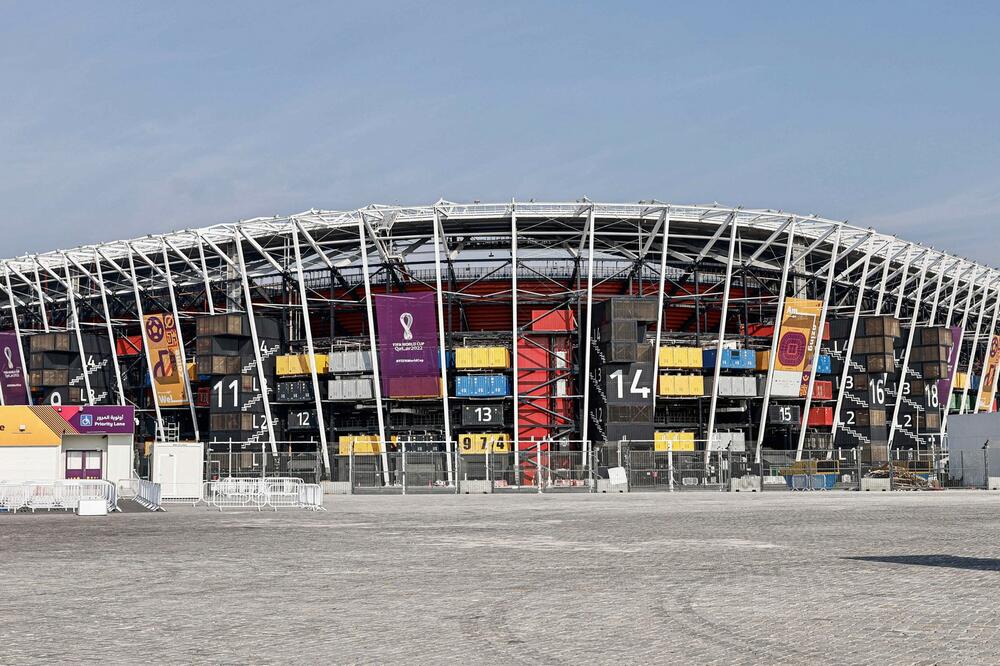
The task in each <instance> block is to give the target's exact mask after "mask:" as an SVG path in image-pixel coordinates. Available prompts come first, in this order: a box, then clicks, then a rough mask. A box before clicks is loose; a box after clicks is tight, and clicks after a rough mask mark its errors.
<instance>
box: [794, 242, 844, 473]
mask: <svg viewBox="0 0 1000 666" xmlns="http://www.w3.org/2000/svg"><path fill="white" fill-rule="evenodd" d="M842 230H843V227H840V226H838V227H837V235H836V237H835V238H834V240H833V250H832V251H831V252H830V257H831V261H830V268H829V270H828V272H827V274H826V289H825V290H824V292H823V307H822V308H821V309H820V312H819V327H818V328H817V331H816V351H815V352H814V353H813V357H812V370H811V372H810V373H809V383H808V385H807V386H806V403H805V405H804V406H803V407H802V427H801V428H800V429H799V442H798V444H797V445H796V446H795V461H796V462H798V461H799V460H802V447H803V446H804V445H805V442H806V428H808V427H809V408H810V407H811V406H812V397H813V387H815V386H816V366H817V365H818V364H819V353H820V350H821V349H822V347H823V330H824V329H825V328H826V313H827V312H829V310H830V290H831V289H832V288H833V276H834V268H835V267H836V264H837V261H836V257H837V252H838V251H839V250H840V233H841V231H842Z"/></svg>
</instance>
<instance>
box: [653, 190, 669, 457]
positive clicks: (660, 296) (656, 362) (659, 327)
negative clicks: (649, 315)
mask: <svg viewBox="0 0 1000 666" xmlns="http://www.w3.org/2000/svg"><path fill="white" fill-rule="evenodd" d="M660 221H661V224H662V225H663V240H662V241H661V243H660V284H659V287H658V288H657V290H656V342H655V343H654V344H653V402H652V409H653V413H652V415H651V417H652V419H653V423H654V424H655V423H656V394H657V392H658V391H659V390H660V345H661V344H662V342H663V300H664V298H665V294H664V291H665V290H666V286H667V242H668V240H669V238H670V209H669V208H664V209H663V213H662V214H661V220H660ZM654 428H655V425H654ZM654 439H655V435H654Z"/></svg>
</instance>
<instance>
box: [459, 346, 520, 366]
mask: <svg viewBox="0 0 1000 666" xmlns="http://www.w3.org/2000/svg"><path fill="white" fill-rule="evenodd" d="M455 367H456V368H457V369H459V370H479V369H486V368H496V369H506V368H509V367H510V350H509V349H507V348H506V347H457V348H455Z"/></svg>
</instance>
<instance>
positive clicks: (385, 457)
mask: <svg viewBox="0 0 1000 666" xmlns="http://www.w3.org/2000/svg"><path fill="white" fill-rule="evenodd" d="M364 215H365V214H364V213H360V214H359V215H358V246H359V247H360V249H361V277H362V279H363V280H364V283H365V313H366V314H367V316H368V346H369V348H370V349H371V352H370V354H371V358H372V390H373V391H374V392H375V411H376V412H377V414H376V418H377V419H378V436H379V440H380V441H381V442H382V446H381V447H380V448H381V449H382V470H383V471H382V478H383V481H384V482H385V484H386V485H389V454H388V452H387V450H388V446H389V440H388V439H387V438H386V436H385V414H384V413H383V411H382V369H381V366H380V365H379V361H380V359H379V355H378V345H377V343H376V339H375V306H374V303H372V280H371V269H370V268H369V266H368V238H367V236H366V234H365V217H364ZM372 240H374V239H372ZM448 469H449V476H450V470H451V456H450V455H449V456H448Z"/></svg>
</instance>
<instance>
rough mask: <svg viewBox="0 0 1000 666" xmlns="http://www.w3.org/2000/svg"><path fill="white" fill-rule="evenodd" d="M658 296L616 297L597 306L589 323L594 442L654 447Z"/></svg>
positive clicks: (591, 411) (592, 437)
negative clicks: (651, 333)
mask: <svg viewBox="0 0 1000 666" xmlns="http://www.w3.org/2000/svg"><path fill="white" fill-rule="evenodd" d="M656 305H657V301H656V299H655V298H633V297H616V298H612V299H610V300H607V301H605V302H603V303H600V304H598V305H597V306H596V307H595V308H594V316H593V319H592V322H591V325H592V330H591V336H592V340H593V344H592V345H591V369H590V382H589V387H588V388H589V390H590V419H591V427H593V428H595V429H596V431H597V432H593V433H591V435H590V438H591V439H593V440H604V441H606V442H608V443H609V444H612V445H613V444H615V443H620V442H622V441H623V440H628V441H630V442H637V443H641V444H637V445H638V446H643V447H645V448H648V449H652V448H653V444H652V442H653V438H654V434H653V408H652V392H653V391H654V390H655V386H654V379H655V378H654V376H653V360H654V359H653V353H654V350H653V344H652V343H651V342H647V341H646V333H647V330H648V328H649V325H650V324H653V323H655V322H656Z"/></svg>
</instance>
